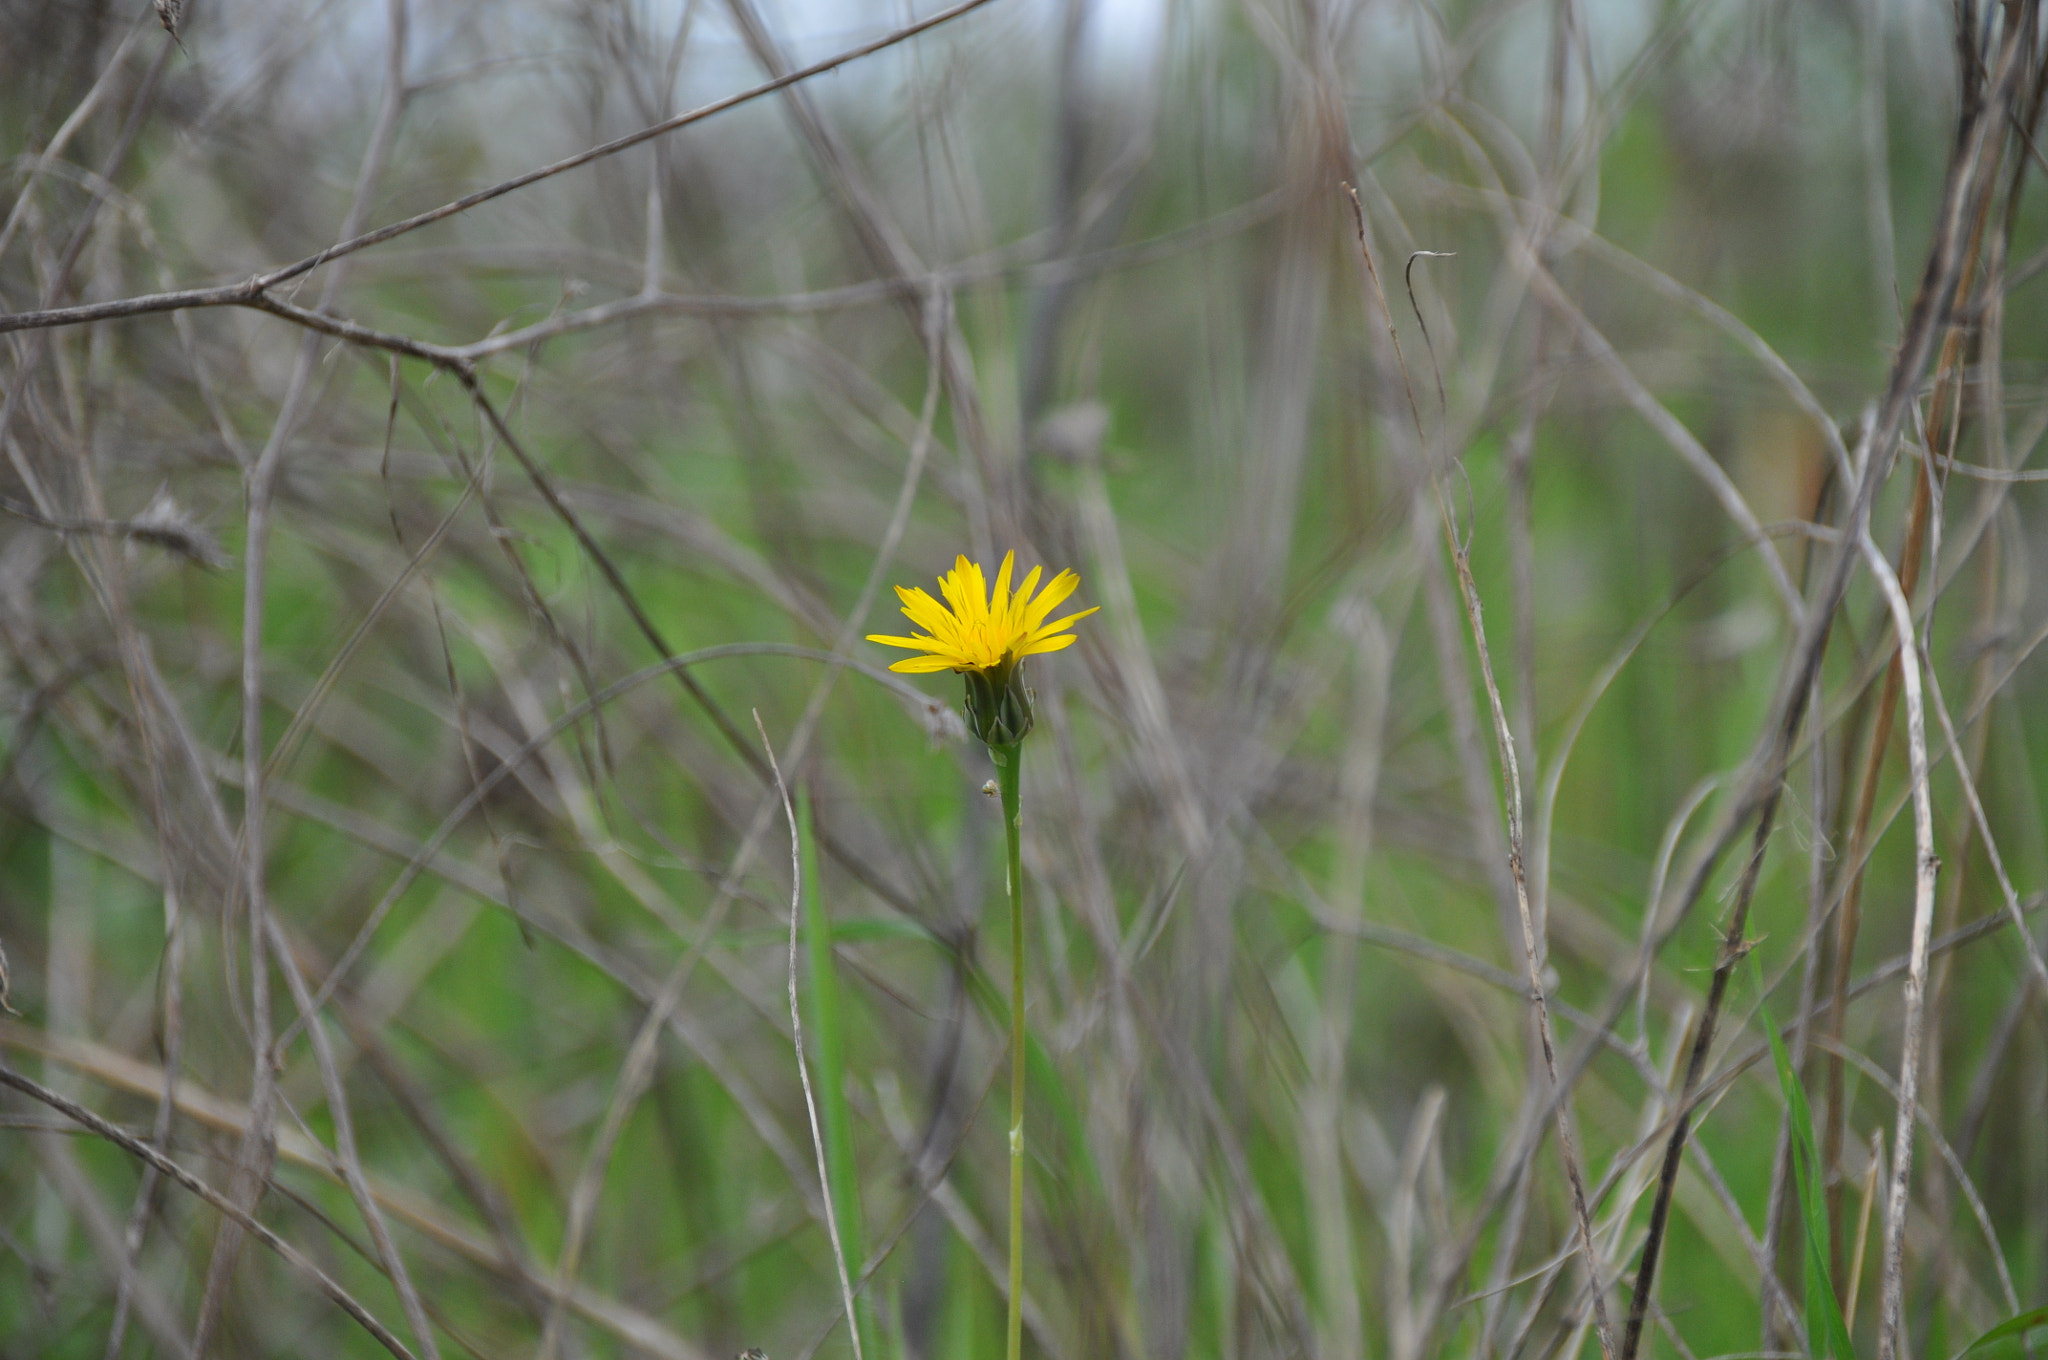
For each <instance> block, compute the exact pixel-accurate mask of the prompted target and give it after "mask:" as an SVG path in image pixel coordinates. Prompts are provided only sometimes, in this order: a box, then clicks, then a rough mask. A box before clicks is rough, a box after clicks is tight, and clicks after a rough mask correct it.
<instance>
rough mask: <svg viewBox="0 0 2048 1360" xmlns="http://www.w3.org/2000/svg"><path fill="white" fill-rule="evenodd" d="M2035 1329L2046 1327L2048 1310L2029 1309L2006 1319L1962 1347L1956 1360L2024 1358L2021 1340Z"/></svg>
mask: <svg viewBox="0 0 2048 1360" xmlns="http://www.w3.org/2000/svg"><path fill="white" fill-rule="evenodd" d="M2036 1327H2048V1308H2029V1309H2028V1310H2027V1311H2026V1312H2024V1313H2019V1314H2015V1315H2014V1316H2012V1317H2009V1318H2007V1319H2006V1320H2005V1321H2003V1322H2001V1323H1999V1324H1998V1325H1997V1326H1996V1327H1993V1328H1992V1329H1991V1330H1990V1331H1988V1332H1986V1333H1984V1335H1982V1336H1980V1337H1978V1338H1977V1339H1976V1340H1975V1341H1972V1342H1971V1343H1970V1344H1969V1345H1967V1346H1965V1347H1963V1349H1962V1353H1961V1354H1959V1355H1958V1356H1957V1357H1956V1360H1965V1357H1968V1356H1978V1357H1983V1358H1984V1360H1990V1357H1994V1356H2021V1357H2024V1356H2025V1355H2026V1349H2025V1346H2024V1345H2023V1338H2025V1336H2026V1334H2027V1333H2028V1332H2031V1331H2033V1330H2034V1329H2035V1328H2036Z"/></svg>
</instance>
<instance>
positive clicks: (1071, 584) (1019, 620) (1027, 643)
mask: <svg viewBox="0 0 2048 1360" xmlns="http://www.w3.org/2000/svg"><path fill="white" fill-rule="evenodd" d="M1016 560H1017V554H1015V553H1013V552H1010V553H1004V554H1003V565H1002V567H1001V568H1000V569H999V570H998V571H997V572H996V586H995V590H994V592H993V593H991V592H990V591H989V589H988V585H987V583H986V581H985V579H984V578H983V576H982V574H981V566H980V564H979V563H975V562H970V561H968V560H967V559H966V558H965V557H961V558H958V559H956V560H955V561H954V563H953V569H952V570H951V571H949V572H947V573H946V574H945V575H944V576H941V577H940V578H939V593H940V594H941V595H944V596H945V597H946V603H945V604H940V603H939V602H938V601H937V600H935V599H933V598H932V597H931V596H930V595H929V594H927V593H926V592H924V591H922V590H906V589H904V588H903V587H902V586H898V587H896V594H897V596H898V597H899V598H901V599H902V601H903V614H904V617H906V618H908V619H909V620H910V621H911V622H912V623H914V624H916V625H917V626H918V627H920V628H922V629H924V630H925V631H924V632H923V633H918V634H914V635H913V636H911V637H888V636H886V635H884V634H881V633H870V634H869V635H868V641H869V642H879V643H881V644H882V645H883V646H885V647H902V648H905V649H906V650H908V651H913V652H923V653H924V655H923V656H907V657H905V658H904V659H903V660H901V661H898V662H897V663H896V664H895V665H893V666H891V667H889V669H890V670H892V671H906V672H921V671H992V670H995V669H997V668H998V667H1003V666H1013V665H1015V664H1016V663H1017V662H1019V661H1022V660H1023V659H1024V658H1025V657H1027V656H1030V655H1032V654H1034V653H1036V652H1056V651H1058V650H1060V648H1062V647H1066V646H1069V645H1070V644H1072V642H1073V641H1074V635H1073V634H1072V633H1070V632H1068V631H1067V629H1069V628H1071V627H1073V625H1074V623H1075V622H1076V621H1077V620H1080V619H1085V618H1087V617H1088V616H1089V615H1090V614H1093V613H1094V612H1095V610H1094V609H1083V610H1082V611H1081V612H1080V613H1078V614H1069V615H1067V616H1066V617H1065V618H1060V619H1054V620H1053V621H1052V622H1050V623H1047V622H1046V621H1045V616H1046V615H1047V614H1050V613H1051V612H1052V611H1053V609H1054V608H1055V607H1056V606H1057V605H1058V604H1059V603H1060V602H1061V601H1062V600H1064V599H1066V598H1067V596H1069V595H1071V594H1073V593H1074V588H1075V587H1076V586H1078V585H1080V584H1081V578H1080V577H1078V576H1076V575H1074V573H1073V572H1071V571H1063V572H1061V573H1060V574H1059V575H1057V576H1055V577H1053V578H1052V580H1051V581H1049V582H1047V583H1046V587H1045V589H1044V590H1039V589H1038V578H1039V575H1040V573H1041V572H1043V571H1044V568H1042V567H1033V568H1032V569H1031V571H1030V572H1029V573H1028V574H1027V575H1026V576H1025V577H1024V580H1023V582H1022V583H1021V584H1019V585H1018V587H1017V589H1016V590H1014V591H1012V590H1011V589H1010V571H1011V568H1012V567H1013V566H1014V565H1015V564H1016ZM1034 592H1035V593H1036V598H1033V595H1034ZM948 606H950V608H949V607H948ZM927 634H928V635H929V636H927Z"/></svg>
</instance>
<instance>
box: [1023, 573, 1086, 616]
mask: <svg viewBox="0 0 2048 1360" xmlns="http://www.w3.org/2000/svg"><path fill="white" fill-rule="evenodd" d="M1080 584H1081V578H1080V577H1078V576H1076V575H1074V573H1073V572H1071V571H1063V572H1061V573H1060V574H1059V575H1057V576H1055V577H1053V578H1052V580H1050V581H1048V582H1047V583H1046V587H1045V592H1044V593H1043V594H1041V595H1040V596H1039V597H1038V598H1037V599H1035V600H1033V601H1032V602H1031V607H1030V608H1029V609H1027V610H1025V611H1024V618H1023V627H1024V629H1025V630H1026V631H1030V630H1031V629H1034V628H1037V627H1038V626H1039V625H1041V624H1042V623H1044V622H1045V616H1046V615H1047V614H1050V613H1052V611H1053V606H1054V605H1057V604H1059V603H1060V602H1062V601H1063V600H1065V599H1066V598H1067V596H1069V595H1071V594H1073V593H1074V589H1075V587H1077V586H1079V585H1080Z"/></svg>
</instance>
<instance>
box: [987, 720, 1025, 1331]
mask: <svg viewBox="0 0 2048 1360" xmlns="http://www.w3.org/2000/svg"><path fill="white" fill-rule="evenodd" d="M988 753H989V755H990V756H991V757H993V758H994V760H995V763H996V783H997V786H998V787H999V788H1001V790H1002V794H1003V834H1004V838H1005V840H1006V841H1007V842H1008V850H1009V857H1008V859H1007V860H1005V861H1004V864H1005V868H1006V869H1007V871H1008V873H1007V876H1006V878H1005V882H1006V884H1007V885H1008V888H1009V894H1010V1324H1009V1351H1008V1354H1009V1360H1022V1356H1023V1354H1024V856H1023V848H1022V845H1023V843H1022V839H1021V831H1020V829H1019V825H1018V809H1019V806H1020V804H1021V802H1022V796H1021V794H1020V791H1019V781H1018V775H1019V772H1020V767H1021V766H1022V764H1023V756H1024V746H1023V743H1022V742H1016V743H1012V744H1010V745H1006V746H991V747H989V748H988Z"/></svg>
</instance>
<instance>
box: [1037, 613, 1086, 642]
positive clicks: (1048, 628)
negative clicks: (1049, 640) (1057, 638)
mask: <svg viewBox="0 0 2048 1360" xmlns="http://www.w3.org/2000/svg"><path fill="white" fill-rule="evenodd" d="M1100 608H1102V606H1101V605H1099V604H1098V605H1091V606H1090V607H1088V608H1087V609H1084V610H1082V611H1081V612H1080V613H1078V614H1069V615H1067V616H1066V617H1065V618H1063V619H1055V620H1053V621H1052V622H1051V623H1048V624H1046V625H1045V626H1044V627H1042V628H1036V629H1033V630H1032V633H1031V636H1030V638H1029V639H1028V640H1029V641H1032V642H1036V641H1037V640H1038V639H1040V638H1043V637H1050V636H1051V635H1052V634H1054V633H1057V632H1059V631H1060V630H1061V629H1062V628H1072V627H1073V626H1074V625H1075V624H1076V623H1079V622H1080V621H1081V620H1082V619H1085V618H1087V617H1088V616H1089V615H1090V614H1093V613H1094V612H1095V611H1096V610H1098V609H1100Z"/></svg>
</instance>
